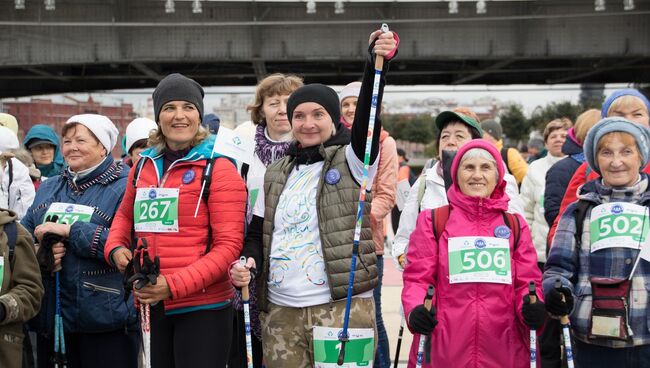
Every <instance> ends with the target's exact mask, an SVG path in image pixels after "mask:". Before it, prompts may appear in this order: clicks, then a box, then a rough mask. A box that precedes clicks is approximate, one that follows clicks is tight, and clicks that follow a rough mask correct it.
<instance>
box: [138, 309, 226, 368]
mask: <svg viewBox="0 0 650 368" xmlns="http://www.w3.org/2000/svg"><path fill="white" fill-rule="evenodd" d="M162 308H163V307H162V303H158V304H157V305H156V306H152V307H151V366H152V367H153V368H183V367H188V368H190V367H191V368H196V367H210V368H221V367H226V363H227V362H228V355H229V353H230V344H231V341H232V319H233V315H232V306H230V305H229V306H227V307H225V308H222V309H219V310H200V311H196V312H189V313H182V314H177V315H170V316H166V315H164V311H163V309H162Z"/></svg>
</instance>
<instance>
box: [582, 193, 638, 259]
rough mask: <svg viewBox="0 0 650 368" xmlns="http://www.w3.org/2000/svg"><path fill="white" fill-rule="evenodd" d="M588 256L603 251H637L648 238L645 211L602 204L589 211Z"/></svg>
mask: <svg viewBox="0 0 650 368" xmlns="http://www.w3.org/2000/svg"><path fill="white" fill-rule="evenodd" d="M589 226H590V227H589V236H590V240H591V252H592V253H593V252H596V251H599V250H601V249H607V248H632V249H639V247H640V246H641V244H643V243H644V242H645V240H646V237H647V235H648V229H649V228H650V224H648V214H647V208H646V207H644V206H639V205H636V204H633V203H605V204H601V205H599V206H596V207H594V209H593V210H591V221H590V225H589Z"/></svg>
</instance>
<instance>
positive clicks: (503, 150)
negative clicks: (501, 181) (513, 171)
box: [501, 147, 510, 172]
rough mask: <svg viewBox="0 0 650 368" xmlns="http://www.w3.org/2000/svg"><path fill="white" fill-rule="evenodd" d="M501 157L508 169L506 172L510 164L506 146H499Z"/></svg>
mask: <svg viewBox="0 0 650 368" xmlns="http://www.w3.org/2000/svg"><path fill="white" fill-rule="evenodd" d="M501 159H502V160H503V162H504V163H505V164H506V168H507V169H508V172H510V164H509V163H508V148H507V147H503V148H501Z"/></svg>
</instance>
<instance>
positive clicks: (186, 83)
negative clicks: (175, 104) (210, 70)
mask: <svg viewBox="0 0 650 368" xmlns="http://www.w3.org/2000/svg"><path fill="white" fill-rule="evenodd" d="M203 96H204V93H203V87H201V85H200V84H198V83H197V82H196V81H195V80H194V79H190V78H188V77H186V76H184V75H182V74H178V73H174V74H170V75H168V76H166V77H165V78H163V79H162V80H161V81H160V82H159V83H158V86H156V89H155V90H154V91H153V96H152V97H153V109H154V113H155V115H154V116H155V117H156V123H157V122H158V120H159V119H160V118H159V116H160V110H162V107H163V105H164V104H166V103H167V102H169V101H187V102H190V103H192V104H193V105H194V106H196V109H197V110H199V116H200V119H201V120H203Z"/></svg>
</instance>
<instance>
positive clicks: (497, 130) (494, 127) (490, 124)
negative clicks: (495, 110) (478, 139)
mask: <svg viewBox="0 0 650 368" xmlns="http://www.w3.org/2000/svg"><path fill="white" fill-rule="evenodd" d="M481 129H483V131H484V132H485V133H488V134H489V135H491V136H492V138H494V139H496V140H497V141H500V140H501V138H502V137H503V129H502V128H501V124H499V123H497V122H496V121H494V120H492V119H489V120H483V121H482V122H481Z"/></svg>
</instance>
